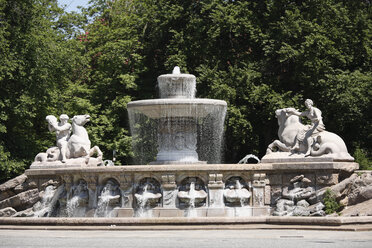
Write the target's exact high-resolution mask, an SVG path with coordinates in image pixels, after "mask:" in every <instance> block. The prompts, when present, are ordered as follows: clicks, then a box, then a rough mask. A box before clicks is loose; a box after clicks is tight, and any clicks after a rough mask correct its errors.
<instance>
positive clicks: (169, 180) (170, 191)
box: [161, 174, 177, 208]
mask: <svg viewBox="0 0 372 248" xmlns="http://www.w3.org/2000/svg"><path fill="white" fill-rule="evenodd" d="M161 181H162V184H161V187H162V188H163V208H176V200H177V184H176V176H175V174H163V175H162V176H161Z"/></svg>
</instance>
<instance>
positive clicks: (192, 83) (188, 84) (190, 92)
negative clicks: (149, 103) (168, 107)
mask: <svg viewBox="0 0 372 248" xmlns="http://www.w3.org/2000/svg"><path fill="white" fill-rule="evenodd" d="M158 87H159V94H160V98H194V97H195V93H196V77H195V76H194V75H191V74H181V72H180V68H179V67H178V66H176V67H174V69H173V73H172V74H164V75H160V76H159V77H158Z"/></svg>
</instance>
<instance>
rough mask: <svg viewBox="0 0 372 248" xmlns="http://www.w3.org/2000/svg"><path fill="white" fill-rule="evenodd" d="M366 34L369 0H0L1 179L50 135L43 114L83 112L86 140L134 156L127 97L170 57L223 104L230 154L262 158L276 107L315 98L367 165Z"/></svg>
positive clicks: (143, 88) (151, 92) (370, 78)
mask: <svg viewBox="0 0 372 248" xmlns="http://www.w3.org/2000/svg"><path fill="white" fill-rule="evenodd" d="M371 33H372V21H371V3H370V1H367V0H356V1H348V0H344V1H339V0H305V1H303V0H302V1H296V0H278V1H271V0H255V1H253V0H251V1H245V0H244V1H243V0H241V1H239V0H235V1H221V0H220V1H217V0H200V1H198V0H157V1H155V0H111V1H110V0H105V1H103V0H92V1H91V2H90V5H89V7H87V8H85V9H83V10H82V13H81V14H77V13H66V12H64V11H63V9H61V8H60V7H58V6H57V3H56V0H25V1H18V0H0V51H1V54H2V55H3V56H2V59H1V61H0V86H1V87H0V95H1V97H0V170H1V176H0V177H1V178H0V180H4V179H7V178H9V177H12V176H14V175H15V174H17V173H20V172H22V171H23V169H24V168H27V166H29V164H30V162H31V161H32V160H33V157H34V156H35V155H36V154H37V153H38V152H40V151H44V150H45V149H46V148H47V147H49V146H51V145H52V144H53V142H54V137H53V136H54V135H53V134H51V133H49V132H48V131H47V127H46V122H45V116H46V115H47V114H54V115H60V114H61V113H66V114H68V115H69V116H70V117H72V116H73V115H75V114H83V113H89V114H90V115H91V116H92V122H91V123H90V124H88V125H87V129H88V131H89V133H90V138H91V140H92V143H93V144H99V146H100V147H101V149H102V150H103V151H104V154H105V157H106V158H109V159H110V158H111V154H112V151H113V150H116V151H117V159H118V163H121V164H128V163H131V158H132V156H133V154H132V152H131V138H130V134H129V124H128V117H127V112H126V105H127V103H128V102H129V101H131V100H136V99H148V98H157V92H156V77H157V76H158V75H160V74H163V73H169V72H170V71H171V70H172V68H173V66H175V65H179V66H180V67H181V70H182V71H183V72H188V73H192V74H194V75H195V76H196V77H197V83H198V84H197V90H198V97H205V98H216V99H223V100H226V101H227V102H228V118H227V120H226V132H225V133H226V134H225V136H226V138H225V141H226V142H225V162H234V163H235V162H237V161H238V160H239V159H240V158H242V157H243V156H244V155H245V154H247V153H254V154H257V155H260V156H262V155H263V154H264V153H265V150H266V147H267V145H268V144H269V143H270V142H271V141H272V140H274V139H276V131H277V128H278V127H277V123H276V120H275V118H274V110H275V109H277V108H282V107H289V106H295V107H297V108H299V109H304V106H303V101H304V99H306V98H311V99H313V100H314V102H315V105H316V106H317V107H319V108H320V109H321V110H322V111H323V117H324V122H325V125H326V128H327V130H329V131H332V132H335V133H337V134H339V135H340V136H341V137H343V138H344V140H345V142H346V143H347V144H348V147H349V150H350V152H351V153H352V154H353V153H354V151H356V155H357V156H356V157H357V158H358V161H360V162H361V165H362V168H368V167H369V168H371V162H370V160H369V158H370V153H371V147H370V145H369V143H370V142H371V133H372V132H371V122H370V121H371V111H372V110H371V103H370V99H371V92H372V87H371V82H372V72H371V69H370V68H371V55H372V48H371Z"/></svg>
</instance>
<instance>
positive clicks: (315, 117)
mask: <svg viewBox="0 0 372 248" xmlns="http://www.w3.org/2000/svg"><path fill="white" fill-rule="evenodd" d="M313 104H314V103H313V101H312V100H311V99H306V101H305V106H306V108H307V110H305V111H303V112H299V111H297V110H291V111H290V113H292V114H294V115H297V116H306V117H307V118H308V119H309V120H310V121H311V125H307V126H306V128H305V129H304V130H303V131H302V132H300V133H299V134H298V135H297V136H296V143H295V145H294V147H293V148H292V151H298V150H299V149H300V143H301V142H304V140H305V139H306V146H307V150H306V152H305V156H309V155H310V150H311V146H312V145H313V143H314V142H313V141H314V138H313V137H314V136H315V135H316V134H317V133H319V132H322V131H324V130H325V126H324V124H323V120H322V119H323V118H322V111H320V110H319V109H318V108H316V107H314V106H313Z"/></svg>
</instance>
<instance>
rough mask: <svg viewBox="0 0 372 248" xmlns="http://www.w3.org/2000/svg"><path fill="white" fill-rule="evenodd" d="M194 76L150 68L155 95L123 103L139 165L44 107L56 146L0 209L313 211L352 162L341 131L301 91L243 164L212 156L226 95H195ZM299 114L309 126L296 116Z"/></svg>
mask: <svg viewBox="0 0 372 248" xmlns="http://www.w3.org/2000/svg"><path fill="white" fill-rule="evenodd" d="M195 84H196V78H195V76H193V75H189V74H182V73H180V70H179V68H178V67H176V68H175V69H174V70H173V73H172V74H166V75H161V76H159V77H158V88H159V91H160V97H161V98H160V99H150V100H139V101H134V102H130V103H129V104H128V113H129V117H130V122H131V131H132V136H133V147H134V148H135V154H136V157H137V158H138V160H137V161H139V165H130V166H104V164H105V163H103V162H102V153H101V151H100V149H99V148H98V146H94V147H93V148H91V143H90V141H89V137H88V132H87V130H85V128H84V127H83V126H84V124H85V123H86V122H88V121H89V120H90V116H89V115H79V116H75V117H73V118H72V121H73V123H72V125H71V124H69V123H67V120H68V119H67V118H66V115H61V117H60V120H61V122H60V123H58V122H57V118H56V117H53V116H48V117H47V118H46V120H47V121H48V125H49V129H50V130H51V131H55V132H56V137H57V142H56V143H57V146H56V147H52V148H49V149H48V150H47V151H46V152H45V153H39V154H38V155H37V156H36V158H35V162H34V163H33V164H32V165H31V167H30V169H29V170H26V172H25V175H22V176H20V177H18V178H15V179H12V180H11V181H9V183H6V184H4V185H1V187H0V193H1V194H0V210H1V209H6V211H5V210H4V211H5V212H6V213H8V215H12V216H34V217H97V218H99V217H128V218H159V217H181V218H182V217H194V218H198V217H237V218H238V217H249V216H268V215H271V214H273V213H274V214H275V215H306V214H313V215H321V214H323V213H324V212H322V209H321V208H322V207H321V204H319V201H320V199H319V197H318V196H319V195H321V192H324V189H325V188H327V187H330V186H333V185H336V184H337V183H339V181H341V180H343V179H344V178H347V177H348V176H349V175H351V173H353V171H354V170H356V169H357V168H358V164H357V163H354V162H353V158H352V157H351V156H350V155H349V154H348V152H347V149H346V146H345V144H344V143H343V141H342V139H341V138H340V137H339V136H337V135H335V134H333V133H331V132H327V131H324V125H323V123H322V122H321V112H320V110H319V109H316V108H315V107H313V106H312V102H310V101H308V100H307V103H306V106H307V108H308V110H306V111H304V112H299V111H297V110H296V109H294V108H286V109H281V110H277V111H276V112H275V114H276V117H277V118H278V124H279V131H278V136H279V140H275V141H274V142H273V143H271V144H270V145H269V146H268V150H267V155H266V156H265V157H264V158H263V159H262V160H261V162H259V159H258V158H257V159H256V160H257V161H258V162H259V163H257V164H244V163H245V162H246V161H248V159H249V158H251V157H252V155H249V156H246V157H245V158H243V159H242V160H241V161H240V163H239V164H221V163H220V161H221V157H220V153H221V144H222V137H223V135H222V133H223V123H224V118H225V114H226V107H227V106H226V102H224V101H221V100H213V99H199V98H195V92H196V89H195ZM299 116H307V117H308V118H309V119H310V120H311V121H312V125H311V126H305V125H302V124H301V122H300V119H299ZM314 116H315V117H314ZM293 125H294V126H293ZM71 130H72V135H70V133H71ZM94 154H97V157H94ZM9 213H12V214H9ZM131 221H133V220H131ZM185 222H187V220H185Z"/></svg>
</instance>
